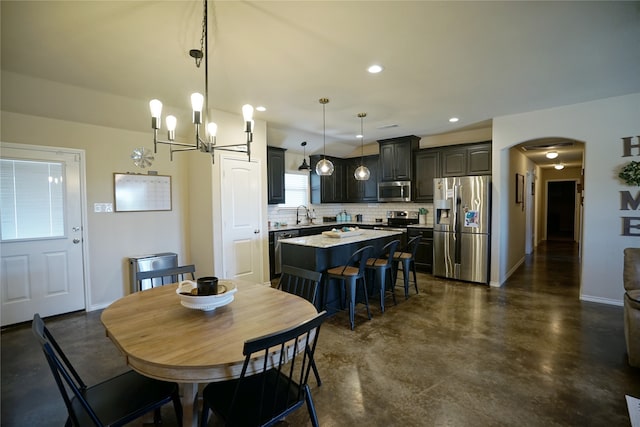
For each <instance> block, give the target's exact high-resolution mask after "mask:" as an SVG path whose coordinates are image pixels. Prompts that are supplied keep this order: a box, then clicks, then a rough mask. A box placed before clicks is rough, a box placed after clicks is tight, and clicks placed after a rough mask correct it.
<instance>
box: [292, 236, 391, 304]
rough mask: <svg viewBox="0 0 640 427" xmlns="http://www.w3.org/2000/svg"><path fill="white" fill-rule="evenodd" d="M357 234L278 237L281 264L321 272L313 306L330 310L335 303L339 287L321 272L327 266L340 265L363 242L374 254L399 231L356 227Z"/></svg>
mask: <svg viewBox="0 0 640 427" xmlns="http://www.w3.org/2000/svg"><path fill="white" fill-rule="evenodd" d="M360 231H362V233H361V234H358V235H353V236H348V237H342V238H335V237H326V236H324V235H322V234H315V235H312V236H303V237H292V238H290V239H283V240H280V243H281V244H282V264H283V265H291V266H294V267H298V268H304V269H307V270H313V271H319V272H321V273H323V279H322V282H321V284H320V286H319V289H318V292H319V295H318V296H317V297H316V308H317V309H319V310H320V309H328V310H329V311H333V310H332V309H335V308H336V307H337V306H339V295H340V293H339V289H338V286H337V285H336V284H334V283H333V281H328V280H326V277H325V276H324V274H325V272H326V271H327V269H329V268H331V267H335V266H338V265H344V264H345V263H346V262H347V261H348V260H349V258H350V257H351V255H352V254H353V253H354V252H355V251H357V250H358V249H360V248H361V247H363V246H367V245H371V246H373V251H372V253H371V256H372V257H375V256H376V255H377V254H378V253H379V252H380V251H381V250H382V247H383V246H384V245H386V244H387V243H388V242H390V241H392V240H395V239H399V238H400V237H401V235H402V232H400V231H385V230H362V229H361V230H360Z"/></svg>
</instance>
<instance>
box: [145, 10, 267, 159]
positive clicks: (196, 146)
mask: <svg viewBox="0 0 640 427" xmlns="http://www.w3.org/2000/svg"><path fill="white" fill-rule="evenodd" d="M203 3H204V12H203V18H202V37H201V38H200V49H191V50H190V51H189V56H191V57H192V58H193V59H194V60H195V63H196V67H197V68H200V64H201V63H202V59H203V58H204V95H203V94H201V93H192V94H191V109H192V111H193V116H192V122H193V124H194V125H195V132H196V135H195V141H194V142H192V143H186V142H178V141H176V140H175V131H176V126H177V119H176V117H175V116H172V115H168V116H167V117H166V119H165V120H166V126H167V140H164V141H163V140H160V139H158V130H159V129H160V123H161V114H162V102H160V100H158V99H152V100H151V101H150V102H149V109H150V110H151V128H152V129H153V151H154V153H157V150H158V144H166V145H169V152H170V157H171V160H173V153H175V152H179V151H201V152H203V153H209V154H211V160H212V162H213V161H215V157H214V154H215V150H222V151H234V152H241V153H247V157H248V159H249V161H251V142H252V141H253V126H254V122H253V107H252V106H251V105H249V104H245V105H243V106H242V116H243V118H244V132H245V133H246V135H247V140H246V142H245V143H244V144H231V145H216V133H217V131H218V125H216V124H215V123H213V122H208V121H207V124H206V129H205V135H201V134H200V132H201V127H202V126H201V125H202V123H203V119H204V120H205V121H206V120H207V119H208V114H209V39H208V14H207V0H204V1H203ZM203 107H204V112H203ZM203 116H204V117H203Z"/></svg>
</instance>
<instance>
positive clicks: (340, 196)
mask: <svg viewBox="0 0 640 427" xmlns="http://www.w3.org/2000/svg"><path fill="white" fill-rule="evenodd" d="M323 157H326V158H327V160H330V161H331V163H333V173H332V174H331V175H328V176H319V175H318V174H317V173H316V164H317V163H318V162H319V161H320V160H321V159H322V158H323ZM309 161H310V166H311V173H310V174H309V182H310V184H311V203H314V204H317V203H342V202H343V201H344V197H345V192H346V187H345V185H346V184H345V169H346V164H345V160H344V159H340V158H337V157H331V156H322V155H314V156H309Z"/></svg>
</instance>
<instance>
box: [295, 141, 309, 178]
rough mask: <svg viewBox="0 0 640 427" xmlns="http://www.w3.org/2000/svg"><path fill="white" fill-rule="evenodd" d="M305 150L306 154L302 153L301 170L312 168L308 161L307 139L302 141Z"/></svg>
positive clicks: (299, 167)
mask: <svg viewBox="0 0 640 427" xmlns="http://www.w3.org/2000/svg"><path fill="white" fill-rule="evenodd" d="M300 145H302V148H303V150H304V154H303V155H302V164H301V165H300V166H298V170H299V171H304V170H307V171H308V170H310V169H311V166H309V164H308V163H307V141H302V143H301V144H300Z"/></svg>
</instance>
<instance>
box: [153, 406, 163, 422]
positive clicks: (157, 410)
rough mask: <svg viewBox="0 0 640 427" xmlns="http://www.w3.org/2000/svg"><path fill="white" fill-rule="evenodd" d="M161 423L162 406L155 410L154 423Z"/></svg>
mask: <svg viewBox="0 0 640 427" xmlns="http://www.w3.org/2000/svg"><path fill="white" fill-rule="evenodd" d="M160 424H162V414H161V413H160V408H156V409H154V410H153V425H154V426H159V425H160Z"/></svg>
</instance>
